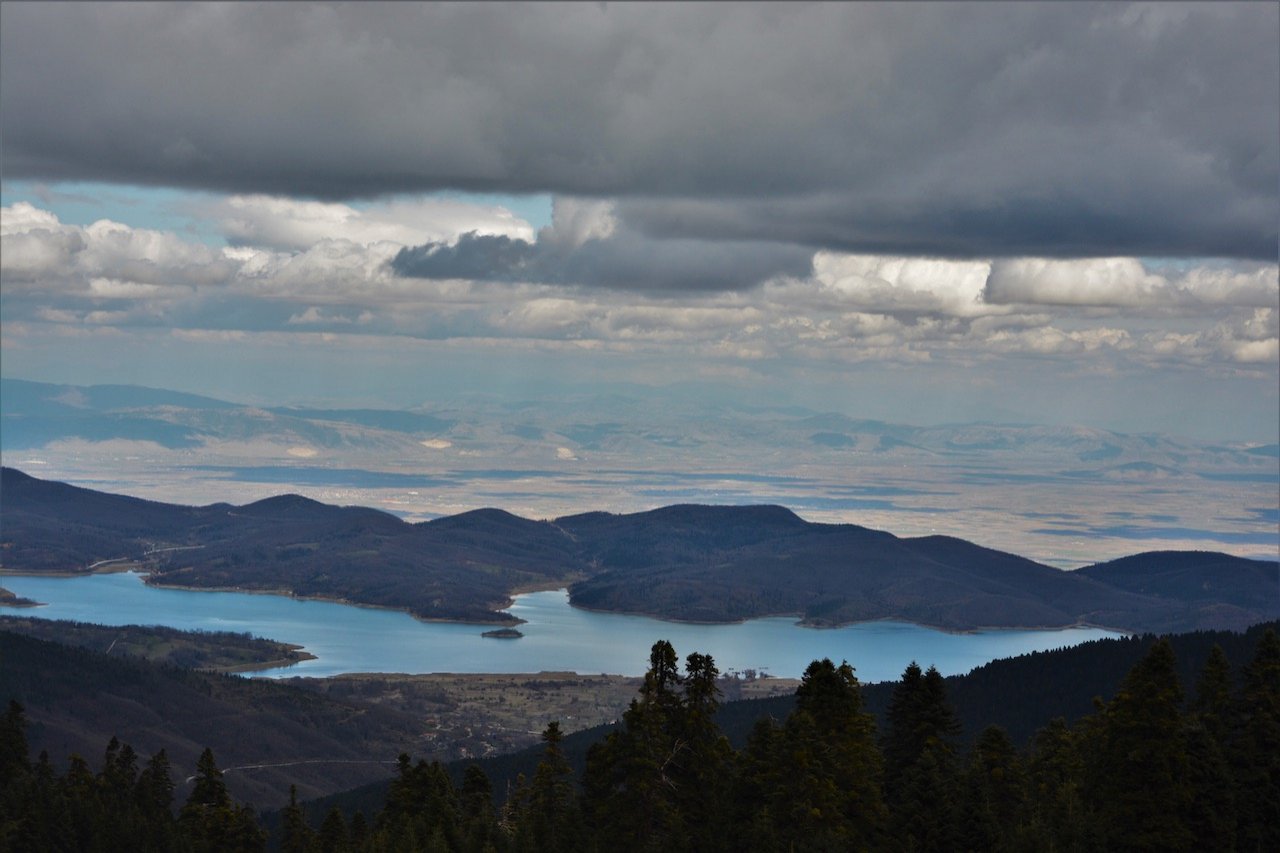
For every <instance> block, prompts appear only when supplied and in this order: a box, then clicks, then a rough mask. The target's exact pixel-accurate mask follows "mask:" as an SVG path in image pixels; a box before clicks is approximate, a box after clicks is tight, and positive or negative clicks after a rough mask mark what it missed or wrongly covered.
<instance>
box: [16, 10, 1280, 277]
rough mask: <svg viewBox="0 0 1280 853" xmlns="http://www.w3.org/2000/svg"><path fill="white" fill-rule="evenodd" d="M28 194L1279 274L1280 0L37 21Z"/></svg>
mask: <svg viewBox="0 0 1280 853" xmlns="http://www.w3.org/2000/svg"><path fill="white" fill-rule="evenodd" d="M0 14H2V15H3V27H2V28H0V38H2V42H0V57H2V59H0V62H2V63H3V65H2V68H0V72H2V73H0V104H2V105H3V116H4V121H3V140H2V141H3V146H4V163H3V166H4V174H5V176H6V177H14V178H17V177H26V178H41V179H71V178H79V179H97V180H112V181H123V182H136V183H143V184H163V185H182V186H189V187H201V188H211V189H218V190H233V191H254V192H269V193H280V194H290V195H309V196H315V197H322V198H330V199H336V198H347V197H355V196H370V195H377V194H381V193H389V192H405V191H420V190H421V191H425V190H434V189H441V188H457V189H467V190H492V191H500V192H532V191H538V192H545V191H550V192H555V193H566V194H574V195H579V196H602V197H617V198H619V199H633V200H634V199H638V198H640V199H643V200H645V201H643V203H641V202H639V201H633V203H632V206H631V207H630V208H629V209H628V208H627V207H625V206H623V207H620V208H619V216H620V218H621V219H623V220H625V221H627V222H630V223H632V224H633V225H634V226H636V227H642V228H644V229H645V230H647V231H648V232H649V233H650V234H651V235H660V234H679V235H680V236H682V237H688V238H694V239H697V238H704V239H747V240H761V239H766V240H776V241H786V242H795V243H800V244H804V245H807V246H828V247H834V248H841V249H851V250H857V251H914V252H920V253H928V254H943V255H952V256H965V255H998V254H1025V253H1037V254H1045V255H1057V256H1071V255H1098V254H1115V253H1122V254H1139V253H1159V254H1165V255H1183V256H1191V255H1221V256H1231V257H1248V258H1270V259H1274V258H1275V255H1276V248H1277V222H1278V221H1280V201H1278V200H1277V186H1278V185H1280V167H1278V163H1280V140H1278V138H1277V137H1278V134H1277V126H1278V125H1280V115H1278V110H1280V107H1278V106H1277V104H1278V103H1280V91H1278V90H1280V56H1278V52H1277V50H1276V43H1277V38H1278V36H1280V7H1277V5H1276V4H1238V5H1237V4H1229V3H1218V4H1206V5H1190V4H1155V5H1150V6H1128V5H1119V4H1101V5H1082V4H1074V3H1072V4H1057V3H1050V4H1004V3H999V4H990V5H971V4H941V5H924V4H903V5H897V4H816V5H806V6H798V7H797V6H796V5H786V6H764V5H756V4H746V5H741V6H733V7H727V8H726V7H724V6H719V5H716V6H691V5H660V6H648V5H640V4H634V5H633V4H622V5H619V6H608V7H601V6H597V5H585V4H566V5H543V4H523V5H509V6H507V5H504V6H496V5H491V4H430V5H427V4H389V5H377V6H374V5H369V4H351V5H337V6H300V5H297V4H217V5H215V4H198V5H197V4H192V5H186V4H183V5H179V4H130V5H124V6H112V5H103V4H83V5H81V4H74V5H73V4H14V3H5V4H3V6H2V7H0Z"/></svg>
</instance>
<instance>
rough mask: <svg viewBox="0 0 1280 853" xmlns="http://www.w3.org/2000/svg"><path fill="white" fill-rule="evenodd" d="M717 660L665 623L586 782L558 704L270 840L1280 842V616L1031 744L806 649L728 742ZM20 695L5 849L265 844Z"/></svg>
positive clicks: (2, 819)
mask: <svg viewBox="0 0 1280 853" xmlns="http://www.w3.org/2000/svg"><path fill="white" fill-rule="evenodd" d="M715 676H716V667H715V662H714V661H713V660H712V659H711V658H710V657H708V656H705V655H700V654H697V653H694V654H691V655H689V656H688V657H687V658H686V659H685V664H684V667H683V670H682V669H681V667H680V665H679V661H678V659H677V656H676V653H675V649H674V648H672V647H671V645H670V644H669V643H666V642H665V641H660V642H658V643H656V644H655V645H654V647H653V649H652V650H651V653H650V668H649V671H648V673H647V674H646V676H645V679H644V682H643V684H642V686H641V688H640V692H639V695H638V696H637V697H636V699H635V700H634V701H633V702H632V704H631V706H630V708H629V709H628V710H627V711H626V713H625V714H624V715H623V718H622V719H621V720H620V721H619V724H618V726H617V727H616V728H615V729H614V731H613V732H612V733H610V734H609V735H608V736H607V737H606V738H604V739H603V740H601V741H599V742H597V743H596V745H595V746H593V747H592V748H591V750H590V752H589V754H588V756H587V762H586V767H585V770H584V771H583V773H582V774H581V776H580V777H579V778H578V780H577V782H578V784H576V785H575V783H574V782H575V780H574V772H573V770H572V768H571V766H570V764H569V762H568V761H567V759H566V756H565V754H564V752H563V749H562V738H561V735H560V731H559V727H558V725H557V724H556V723H554V722H553V723H551V724H550V725H548V727H547V729H546V731H545V732H544V734H543V741H544V746H543V751H542V757H541V760H540V761H539V763H538V765H537V767H536V770H535V771H534V772H533V773H532V775H531V776H530V777H524V776H522V777H521V778H520V779H519V780H517V782H516V783H515V785H514V788H513V790H510V791H507V792H498V794H499V795H500V796H498V797H497V799H498V800H500V801H501V802H502V805H501V807H500V808H497V807H495V796H494V793H495V792H494V791H493V787H492V785H491V783H490V781H489V779H488V777H487V776H486V775H485V773H484V772H483V771H482V770H481V769H480V768H479V767H478V766H474V765H473V766H471V767H470V768H468V769H467V771H466V773H465V775H464V776H463V778H462V780H461V782H460V783H455V782H454V781H452V780H451V779H450V776H449V775H448V773H447V772H446V769H445V768H444V767H443V766H442V765H440V764H439V763H435V762H433V763H427V762H425V761H419V762H417V763H416V764H415V763H414V762H412V760H411V759H410V758H409V756H407V755H402V756H401V758H400V761H399V764H398V765H397V768H396V776H395V779H394V780H393V781H392V783H391V785H390V787H389V789H388V790H387V794H386V796H385V797H384V799H383V800H382V802H381V804H380V805H379V807H378V808H377V810H376V812H375V813H373V814H372V816H371V817H369V816H366V815H365V814H363V813H360V812H355V813H350V814H344V813H343V812H342V811H340V810H339V809H337V808H336V807H335V808H332V809H330V810H329V811H328V812H327V813H326V814H325V817H324V820H323V822H322V823H319V824H318V825H314V826H313V825H310V824H309V822H308V821H307V820H306V817H305V812H304V810H303V809H302V807H301V806H300V805H299V804H298V803H297V802H296V800H294V801H292V802H291V803H290V805H289V807H287V808H286V809H285V810H284V811H283V812H282V813H281V815H280V820H279V824H278V828H277V830H276V838H275V839H274V841H275V842H278V843H279V845H280V849H283V850H287V851H298V853H309V852H310V851H325V853H330V851H335V853H336V851H350V853H356V851H362V852H363V851H369V853H372V852H373V851H419V850H421V851H437V850H440V851H493V853H500V851H522V853H523V851H557V853H559V851H570V853H572V851H602V850H617V851H632V850H635V851H645V850H662V851H668V850H672V851H722V850H723V851H738V850H764V851H790V850H877V851H879V850H883V851H907V850H910V851H957V850H973V851H980V850H981V851H988V850H989V851H1021V850H1076V851H1095V850H1096V851H1104V850H1105V851H1111V850H1132V851H1145V850H1174V851H1178V850H1185V851H1192V850H1195V851H1200V850H1239V851H1259V850H1274V849H1278V848H1280V760H1278V757H1280V638H1278V637H1277V634H1276V632H1275V630H1273V629H1268V630H1267V631H1266V632H1265V633H1263V634H1262V635H1261V638H1260V640H1259V641H1258V643H1257V646H1256V648H1255V650H1254V652H1253V655H1252V659H1251V660H1250V661H1249V662H1248V663H1247V664H1246V665H1245V666H1243V667H1242V668H1241V671H1240V672H1239V673H1233V672H1232V671H1231V666H1230V663H1229V662H1228V660H1227V658H1226V656H1225V655H1224V654H1222V652H1221V650H1220V649H1218V650H1217V651H1214V652H1211V653H1210V655H1209V657H1208V659H1207V660H1206V662H1205V664H1204V666H1203V667H1202V669H1201V672H1200V673H1199V675H1198V678H1197V680H1196V684H1195V687H1194V689H1193V690H1191V691H1186V690H1184V688H1183V686H1182V685H1181V683H1180V681H1179V679H1178V677H1177V663H1176V660H1175V657H1174V653H1173V647H1172V644H1171V643H1170V642H1169V641H1168V640H1167V639H1160V640H1158V641H1156V642H1154V643H1153V644H1152V645H1151V647H1150V649H1149V651H1148V652H1147V653H1146V655H1145V656H1144V657H1143V658H1142V659H1141V660H1140V661H1139V662H1138V664H1137V665H1136V666H1134V667H1133V668H1132V669H1131V670H1130V671H1129V673H1128V674H1127V675H1126V676H1125V677H1124V679H1123V681H1122V682H1121V684H1120V685H1119V688H1118V690H1117V691H1116V693H1115V695H1114V696H1113V698H1112V699H1111V700H1110V701H1108V702H1102V701H1101V700H1099V702H1098V703H1097V707H1096V710H1095V711H1094V713H1092V714H1090V715H1088V716H1086V717H1085V718H1084V719H1082V720H1080V721H1078V722H1077V723H1076V724H1074V725H1069V724H1068V723H1066V722H1065V721H1064V720H1062V719H1057V720H1055V721H1053V722H1051V723H1050V724H1049V725H1048V726H1046V727H1045V728H1043V729H1042V730H1041V731H1040V732H1038V733H1037V735H1036V736H1035V738H1034V739H1033V740H1032V742H1031V744H1029V746H1028V747H1027V748H1025V749H1023V750H1019V749H1017V748H1016V747H1015V745H1014V744H1013V742H1012V741H1011V740H1010V739H1009V738H1008V736H1007V735H1006V734H1005V733H1004V731H1003V730H1002V729H1000V728H998V727H987V728H985V729H984V730H983V731H982V732H981V733H980V734H979V736H978V737H977V738H976V740H975V741H974V742H973V745H972V746H971V747H970V748H968V749H964V748H962V746H961V743H962V739H961V737H960V735H961V731H960V724H959V722H958V720H957V717H956V715H955V714H954V712H953V710H952V708H951V706H950V702H949V699H948V696H947V691H946V682H945V680H944V679H943V678H942V677H941V676H940V675H939V674H938V673H937V671H936V670H934V669H932V668H930V669H928V670H921V668H920V667H918V666H916V665H915V664H914V663H913V664H911V665H910V666H908V667H907V669H906V671H905V672H904V674H903V678H902V679H901V680H900V681H899V682H897V683H896V684H895V685H894V686H893V688H892V697H891V701H890V706H889V709H888V714H887V723H886V725H885V726H884V727H883V729H882V730H880V731H877V727H876V725H875V722H874V720H873V718H872V716H871V715H870V714H868V713H867V712H866V711H865V709H864V706H863V701H862V689H861V686H860V684H859V683H858V680H857V678H856V676H855V674H854V670H853V668H852V667H851V666H849V665H848V664H847V663H843V664H840V665H836V664H834V663H833V662H832V661H830V660H821V661H815V662H813V664H811V665H810V666H809V668H808V669H807V670H806V672H805V675H804V678H803V680H802V682H801V685H800V687H799V688H798V689H797V691H796V696H795V705H794V708H793V710H792V711H791V712H790V713H789V714H788V715H787V716H786V718H785V719H783V720H781V721H779V720H775V719H771V718H765V719H763V720H761V721H759V722H758V723H757V724H756V727H755V729H754V730H753V731H752V733H751V735H750V738H749V739H748V741H747V743H746V745H745V746H744V747H743V748H741V749H738V750H735V749H733V748H732V747H731V746H730V744H729V741H728V739H727V738H725V737H724V735H723V733H722V732H721V731H720V729H719V727H718V725H717V723H716V721H715V713H714V712H715V710H716V707H717V704H718V698H717V696H716V688H715V684H716V678H715ZM23 725H24V723H23V715H22V710H21V707H20V706H18V705H17V704H16V703H12V704H11V705H10V706H9V710H8V712H7V713H6V714H5V715H4V717H3V719H0V780H3V784H2V786H0V849H4V850H23V851H28V850H30V851H37V850H58V851H60V850H119V849H133V850H260V849H262V846H263V843H264V842H263V833H262V832H261V830H260V829H259V828H258V827H257V825H256V824H255V823H254V822H253V820H252V816H251V813H250V812H249V811H248V810H247V809H246V808H245V807H244V806H241V805H238V804H236V803H234V802H233V801H232V800H231V799H230V797H229V796H228V795H227V792H226V789H225V785H223V783H222V781H221V773H220V771H219V770H218V768H217V765H216V762H215V761H214V758H213V755H212V753H210V752H208V751H207V750H206V752H205V753H204V754H203V755H202V756H201V757H200V759H199V761H198V763H197V767H196V772H195V774H194V776H193V777H192V779H191V780H189V781H192V782H193V783H194V784H193V786H192V789H191V793H190V794H189V795H188V796H187V797H186V800H185V803H184V804H183V805H182V807H181V808H180V809H179V810H178V812H177V814H176V816H175V814H174V811H173V806H174V805H176V803H174V797H173V790H174V788H173V781H172V779H171V775H170V772H169V768H168V767H167V766H166V761H167V759H166V757H165V756H164V754H163V753H158V754H157V755H156V756H154V757H153V758H152V760H151V762H149V763H148V764H147V766H146V767H145V768H143V769H142V770H139V769H138V757H137V756H136V755H135V754H134V753H133V750H132V749H131V748H130V747H129V746H128V745H122V744H120V743H119V742H118V741H114V740H113V741H112V743H111V744H110V745H109V746H108V748H107V752H106V755H105V757H104V761H103V765H102V768H103V769H102V771H101V772H100V773H98V774H96V775H95V774H94V773H93V772H92V771H91V770H90V769H89V767H88V765H87V764H86V763H85V762H84V761H83V760H82V759H79V758H75V757H73V758H72V760H71V762H70V766H69V768H68V770H67V771H66V772H65V773H64V774H62V775H61V776H59V775H58V774H56V773H55V772H54V771H53V769H52V767H51V765H50V762H49V760H48V756H47V755H42V756H41V757H40V758H39V759H37V760H35V761H32V760H31V759H30V757H29V756H28V755H27V747H26V742H25V738H24V734H23Z"/></svg>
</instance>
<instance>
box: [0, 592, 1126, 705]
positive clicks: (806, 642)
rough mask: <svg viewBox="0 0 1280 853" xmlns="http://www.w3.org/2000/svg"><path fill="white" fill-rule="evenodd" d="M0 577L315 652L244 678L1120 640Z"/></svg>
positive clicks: (538, 602)
mask: <svg viewBox="0 0 1280 853" xmlns="http://www.w3.org/2000/svg"><path fill="white" fill-rule="evenodd" d="M3 584H4V586H5V587H7V588H8V589H10V590H12V591H13V592H15V593H16V594H17V595H19V596H23V597H26V598H31V599H35V600H36V601H42V602H47V603H48V606H46V607H39V608H30V609H23V610H21V611H16V612H17V613H20V614H21V615H23V616H35V617H40V618H46V619H73V620H76V621H79V622H96V623H99V624H103V625H128V624H138V625H166V626H169V627H172V628H179V629H182V630H189V631H237V632H248V633H251V634H255V635H258V636H261V637H269V638H271V639H273V640H281V641H284V642H289V643H298V644H299V645H302V646H304V647H305V648H306V650H307V651H308V652H310V653H311V654H313V655H316V656H317V657H316V660H309V661H303V662H301V663H298V664H295V665H294V666H290V667H285V668H281V669H274V670H266V671H264V672H257V673H253V675H254V676H258V677H261V676H265V677H270V678H282V677H289V676H294V675H300V676H315V677H323V676H328V675H338V674H340V673H346V672H406V673H426V672H458V673H526V672H542V671H570V672H579V673H610V674H620V675H642V674H643V673H644V670H645V668H646V667H647V665H648V657H649V647H650V646H652V645H653V643H654V642H655V641H656V640H660V639H664V640H669V641H670V642H671V643H672V645H674V646H675V649H676V652H677V653H678V654H679V655H680V656H681V658H682V659H683V657H684V656H685V655H687V654H689V653H690V652H702V653H705V654H710V655H712V656H713V657H714V658H715V661H716V665H717V666H719V667H720V670H721V671H722V672H727V671H729V670H737V671H739V672H741V671H743V670H745V669H748V668H751V669H755V670H758V671H764V672H767V673H769V674H770V675H773V676H778V677H793V678H794V677H798V676H799V675H800V674H801V673H802V672H803V671H804V668H805V667H806V666H808V665H809V663H810V661H812V660H814V659H816V658H824V657H829V658H831V659H832V660H834V661H836V662H837V663H838V662H840V661H841V660H848V661H849V663H850V664H852V665H853V666H854V667H855V669H856V670H857V673H858V678H859V679H860V680H861V681H863V682H866V683H871V682H876V681H887V680H892V679H896V678H898V677H899V676H900V675H901V674H902V670H903V669H904V668H905V667H906V665H907V664H908V663H909V662H911V661H912V660H914V661H917V662H918V663H919V664H920V665H921V666H924V667H927V666H929V665H931V664H932V665H934V666H936V667H937V668H938V669H939V670H940V671H941V672H942V673H943V674H944V675H953V674H960V673H964V672H968V671H969V670H971V669H973V668H974V667H976V666H980V665H982V664H984V663H987V662H988V661H991V660H994V659H996V658H1003V657H1012V656H1014V655H1020V654H1025V653H1028V652H1033V651H1045V650H1048V649H1054V648H1061V647H1064V646H1073V645H1077V644H1079V643H1083V642H1086V641H1088V640H1096V639H1101V638H1103V637H1116V636H1120V635H1119V634H1117V633H1115V632H1112V631H1106V630H1102V629H1099V628H1065V629H1059V630H992V631H981V632H975V633H971V634H948V633H945V632H943V631H937V630H933V629H931V628H923V627H921V626H919V625H913V624H909V623H904V622H863V623H859V624H856V625H849V626H846V627H844V628H827V629H820V630H819V629H814V628H804V627H801V626H799V625H797V624H796V620H795V619H793V618H789V617H773V618H767V619H753V620H751V621H748V622H741V623H735V624H730V625H702V624H688V623H679V622H664V621H662V620H659V619H654V618H651V617H647V616H629V615H624V614H616V613H600V612H595V611H588V610H580V609H578V608H575V607H572V606H570V605H569V595H568V592H567V591H565V590H555V591H551V592H532V593H526V594H524V595H519V596H516V598H515V603H514V604H513V605H512V606H511V608H510V611H509V612H510V613H511V614H512V615H514V616H518V617H519V618H521V619H524V620H525V622H526V624H523V625H520V626H519V628H520V631H521V632H522V633H523V634H524V637H523V638H521V639H518V640H497V639H491V638H487V637H482V636H481V634H482V633H483V632H485V631H488V630H491V629H492V628H493V627H494V626H493V625H468V624H458V623H448V622H420V621H418V620H416V619H414V618H413V617H412V616H409V615H408V614H406V613H400V612H397V611H391V610H379V609H375V608H368V607H357V606H352V605H346V604H336V603H333V602H327V601H305V600H301V599H295V598H290V597H288V596H281V595H260V594H249V593H239V592H205V591H196V590H181V589H162V588H156V587H150V586H147V585H146V584H144V583H143V582H142V578H141V576H140V575H137V574H135V573H132V572H122V573H116V574H99V575H83V576H77V577H44V576H33V575H6V576H5V577H4V579H3ZM3 626H4V620H3V617H2V616H0V628H3Z"/></svg>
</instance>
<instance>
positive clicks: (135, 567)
mask: <svg viewBox="0 0 1280 853" xmlns="http://www.w3.org/2000/svg"><path fill="white" fill-rule="evenodd" d="M111 562H113V563H115V562H116V561H114V560H113V561H111ZM126 573H133V574H137V575H140V576H141V577H142V578H143V583H145V584H147V586H151V587H155V588H157V589H176V590H183V591H186V592H234V593H243V594H245V595H275V596H279V597H281V598H291V599H295V600H297V601H325V602H329V603H331V604H341V605H344V606H347V607H362V608H368V609H370V610H385V611H390V612H393V613H404V614H407V615H408V616H411V617H413V618H414V619H415V620H417V621H419V622H425V623H429V624H430V623H438V624H444V625H469V626H475V627H478V628H479V627H495V626H496V627H497V628H503V627H510V628H514V627H515V626H517V625H524V624H527V623H526V620H524V619H522V618H520V617H519V616H515V615H512V614H507V615H508V618H506V619H495V620H494V621H492V622H476V621H472V620H467V619H450V618H447V617H436V616H422V615H419V614H417V613H414V612H413V611H412V610H410V609H408V608H406V607H397V606H395V605H390V604H370V603H366V602H362V601H353V600H351V599H348V598H342V597H339V596H330V595H298V594H297V593H295V592H293V591H292V590H288V589H280V588H277V589H255V588H252V587H237V586H228V587H210V586H187V585H185V584H180V583H160V582H157V581H153V580H151V578H152V576H153V575H152V573H151V572H147V571H144V570H143V569H142V568H141V564H139V563H136V562H135V563H132V564H130V565H127V566H112V567H110V568H105V569H93V570H92V571H78V572H65V571H59V572H38V573H35V574H32V573H30V572H17V571H13V570H10V569H5V568H3V567H0V576H5V575H8V576H13V577H60V578H62V577H65V578H75V577H87V576H89V575H96V574H126ZM535 592H564V593H565V594H566V596H568V598H569V601H568V604H569V606H570V607H572V608H574V609H575V610H582V611H584V612H587V613H601V614H610V615H615V616H641V617H644V618H646V619H654V620H656V621H659V622H669V623H671V624H673V625H708V626H714V625H745V624H747V623H749V622H752V621H754V620H757V619H795V620H796V622H795V625H796V626H797V627H800V628H806V629H809V630H812V631H829V630H840V629H841V628H849V627H853V626H856V625H873V624H876V623H878V622H902V623H906V624H910V625H916V626H919V627H921V628H927V629H929V630H931V631H939V632H942V633H944V634H952V635H957V636H964V635H972V634H984V633H989V632H991V631H1069V630H1072V629H1077V628H1086V629H1095V630H1099V631H1108V632H1111V633H1116V634H1121V635H1124V636H1130V635H1132V634H1134V633H1135V632H1134V631H1133V630H1132V629H1130V628H1122V627H1116V626H1113V625H1097V624H1094V623H1090V622H1076V623H1073V624H1068V625H975V626H968V627H964V628H957V627H954V626H944V625H935V624H929V623H927V622H917V621H915V620H912V619H908V618H906V617H903V616H895V615H886V616H879V617H877V618H875V619H858V620H853V621H850V622H839V623H823V624H814V623H812V622H809V621H806V620H805V619H804V617H803V614H801V613H796V612H790V613H766V614H760V615H756V616H745V617H742V618H740V619H724V620H714V621H713V620H706V619H681V618H679V617H675V616H668V615H665V614H661V613H653V612H650V611H645V610H611V609H608V608H603V607H587V606H585V605H582V604H578V603H576V602H574V601H573V599H572V596H570V595H569V588H568V587H566V586H563V585H562V582H557V581H549V582H547V583H545V584H525V585H522V586H520V587H518V588H516V589H514V590H512V592H511V596H510V597H509V598H508V599H507V604H506V607H505V608H503V609H501V610H495V611H493V612H494V613H495V614H503V613H507V609H508V608H510V607H512V606H514V605H515V604H516V598H517V597H518V596H521V595H528V594H529V593H535ZM22 606H43V605H42V604H41V603H40V602H37V603H36V604H35V605H22Z"/></svg>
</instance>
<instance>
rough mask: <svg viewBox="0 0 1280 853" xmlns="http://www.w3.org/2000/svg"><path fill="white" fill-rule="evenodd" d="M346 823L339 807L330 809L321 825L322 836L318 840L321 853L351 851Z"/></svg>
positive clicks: (317, 843)
mask: <svg viewBox="0 0 1280 853" xmlns="http://www.w3.org/2000/svg"><path fill="white" fill-rule="evenodd" d="M348 842H349V837H348V834H347V824H346V821H344V820H343V819H342V812H341V811H339V809H338V807H337V806H334V807H332V808H331V809H329V813H328V814H326V815H325V816H324V822H323V823H321V824H320V835H319V837H318V838H317V840H316V848H317V849H318V850H319V851H320V853H347V851H348V850H350V849H351V848H350V846H349V843H348Z"/></svg>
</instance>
